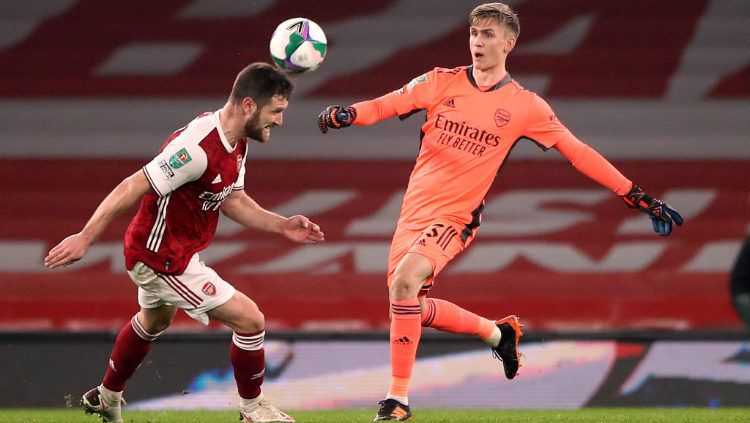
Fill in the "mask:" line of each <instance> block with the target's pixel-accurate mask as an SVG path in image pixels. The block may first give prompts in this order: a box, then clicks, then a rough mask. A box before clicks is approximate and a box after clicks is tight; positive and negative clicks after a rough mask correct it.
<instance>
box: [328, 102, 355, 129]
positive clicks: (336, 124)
mask: <svg viewBox="0 0 750 423" xmlns="http://www.w3.org/2000/svg"><path fill="white" fill-rule="evenodd" d="M356 118H357V109H355V108H354V107H351V106H349V107H344V106H339V105H333V106H328V107H326V109H325V110H323V111H322V112H320V114H319V115H318V128H320V132H322V133H324V134H327V133H328V128H332V129H341V128H346V127H347V126H351V124H352V123H354V119H356Z"/></svg>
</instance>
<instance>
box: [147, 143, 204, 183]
mask: <svg viewBox="0 0 750 423" xmlns="http://www.w3.org/2000/svg"><path fill="white" fill-rule="evenodd" d="M206 166H207V157H206V152H205V151H203V149H202V148H201V147H200V146H199V145H198V144H187V143H184V142H180V137H177V138H175V139H174V140H172V142H170V143H169V144H168V145H167V146H166V147H165V148H164V150H162V151H161V153H159V154H158V155H157V156H156V157H154V158H153V160H151V161H150V162H148V163H147V164H146V166H143V172H144V173H145V174H146V178H147V179H148V181H149V183H150V184H151V187H152V188H153V189H154V191H155V192H156V194H158V195H159V197H164V196H165V195H167V194H169V193H171V192H172V191H175V190H176V189H177V188H179V187H181V186H182V185H184V184H186V183H188V182H191V181H195V180H196V179H198V178H200V177H201V176H202V175H203V172H205V171H206Z"/></svg>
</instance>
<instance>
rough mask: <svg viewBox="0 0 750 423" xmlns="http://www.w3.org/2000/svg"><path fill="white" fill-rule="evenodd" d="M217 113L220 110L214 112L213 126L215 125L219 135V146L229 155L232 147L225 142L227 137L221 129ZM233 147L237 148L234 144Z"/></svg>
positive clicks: (232, 149) (227, 141)
mask: <svg viewBox="0 0 750 423" xmlns="http://www.w3.org/2000/svg"><path fill="white" fill-rule="evenodd" d="M219 112H221V109H219V110H217V111H215V112H214V124H216V131H217V132H218V133H219V138H220V139H221V144H222V145H223V146H224V148H225V149H226V150H227V153H231V152H233V151H234V147H232V144H229V140H227V137H226V136H224V129H223V128H222V127H221V119H220V118H219ZM235 146H237V144H235Z"/></svg>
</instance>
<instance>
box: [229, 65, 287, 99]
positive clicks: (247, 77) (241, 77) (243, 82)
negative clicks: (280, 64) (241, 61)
mask: <svg viewBox="0 0 750 423" xmlns="http://www.w3.org/2000/svg"><path fill="white" fill-rule="evenodd" d="M293 89H294V84H293V83H292V81H291V80H290V79H289V77H287V76H286V74H285V73H284V72H283V71H282V70H281V69H279V68H277V67H275V66H271V65H269V64H268V63H263V62H256V63H252V64H250V65H248V66H247V67H245V69H242V70H241V71H240V73H238V74H237V78H236V79H235V80H234V85H232V93H231V94H230V95H229V99H230V100H231V101H232V103H239V102H241V101H242V99H244V98H247V97H250V98H252V99H253V100H255V102H256V103H257V104H258V107H263V106H264V105H265V104H267V103H268V102H270V101H271V98H273V97H276V96H281V97H283V98H285V99H288V98H289V96H290V95H291V94H292V90H293Z"/></svg>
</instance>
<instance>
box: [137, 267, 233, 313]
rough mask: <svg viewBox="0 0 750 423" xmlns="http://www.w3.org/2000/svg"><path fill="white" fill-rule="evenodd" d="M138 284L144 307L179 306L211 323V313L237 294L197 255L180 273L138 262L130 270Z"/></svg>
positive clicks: (141, 304)
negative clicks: (209, 315) (209, 317)
mask: <svg viewBox="0 0 750 423" xmlns="http://www.w3.org/2000/svg"><path fill="white" fill-rule="evenodd" d="M128 275H130V279H132V280H133V282H135V284H136V285H138V304H139V305H140V306H141V307H143V308H157V307H159V306H162V305H166V304H170V305H174V306H177V307H179V308H181V309H183V310H185V313H187V314H188V315H189V316H190V317H192V318H193V319H195V320H197V321H199V322H201V323H203V324H204V325H208V320H209V319H208V315H207V314H206V313H208V312H209V311H211V310H213V309H215V308H216V307H218V306H220V305H222V304H224V303H226V302H227V301H229V299H230V298H232V296H233V295H234V293H235V289H234V287H233V286H232V285H231V284H229V282H227V281H225V280H224V279H222V278H221V277H219V275H218V274H217V273H216V272H215V271H214V270H213V269H211V268H210V267H208V266H206V265H205V264H203V262H202V261H200V259H199V258H198V254H194V255H193V257H192V258H191V259H190V263H188V266H187V268H186V269H185V272H184V273H182V274H181V275H164V274H161V273H156V272H154V270H153V269H151V268H150V267H148V266H146V265H145V264H143V263H141V262H138V263H136V264H135V266H133V270H130V271H128Z"/></svg>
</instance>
